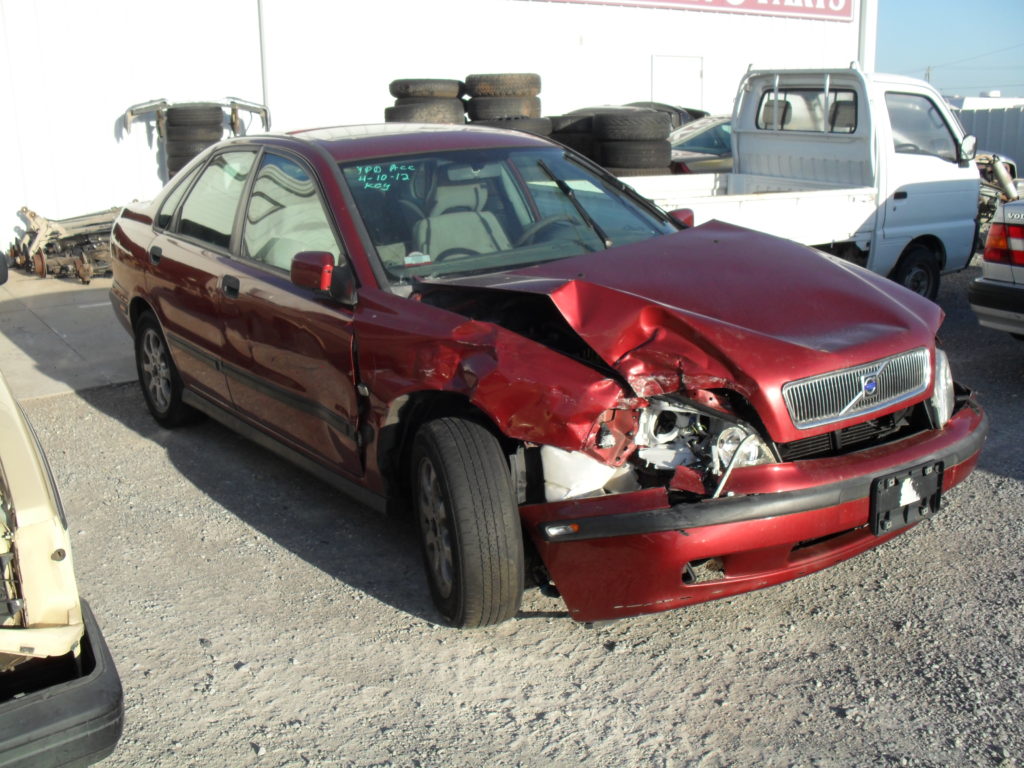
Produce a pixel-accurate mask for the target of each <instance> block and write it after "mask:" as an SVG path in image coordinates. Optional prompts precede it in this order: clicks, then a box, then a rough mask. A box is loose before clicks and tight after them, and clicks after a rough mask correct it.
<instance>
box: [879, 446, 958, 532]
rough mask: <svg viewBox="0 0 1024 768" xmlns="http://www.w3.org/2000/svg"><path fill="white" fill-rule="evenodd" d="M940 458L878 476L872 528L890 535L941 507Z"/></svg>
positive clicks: (941, 468)
mask: <svg viewBox="0 0 1024 768" xmlns="http://www.w3.org/2000/svg"><path fill="white" fill-rule="evenodd" d="M942 470H943V465H942V462H941V461H933V462H930V463H928V464H922V465H920V466H918V467H911V468H910V469H904V470H901V471H899V472H894V473H892V474H891V475H884V476H882V477H878V478H875V480H874V481H872V483H871V515H870V522H871V532H872V533H873V534H875V536H887V535H889V534H890V533H894V532H896V531H898V530H900V529H901V528H906V527H907V526H908V525H913V524H914V523H916V522H917V521H918V520H921V519H922V518H925V517H930V516H931V515H933V514H935V513H936V512H938V511H939V505H940V504H941V501H942V498H941V497H942Z"/></svg>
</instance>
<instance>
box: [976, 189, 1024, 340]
mask: <svg viewBox="0 0 1024 768" xmlns="http://www.w3.org/2000/svg"><path fill="white" fill-rule="evenodd" d="M983 258H984V261H983V262H982V265H981V277H979V278H976V279H975V280H974V281H973V282H972V283H971V285H970V288H968V294H967V295H968V300H969V301H970V303H971V309H973V310H974V314H975V315H977V317H978V322H979V323H980V324H981V325H983V326H985V327H986V328H994V329H996V330H997V331H1006V332H1007V333H1010V334H1012V335H1013V336H1014V337H1015V338H1017V339H1020V340H1022V341H1024V200H1016V201H1013V202H1008V203H1004V204H1003V205H1001V206H1000V207H999V208H998V209H997V211H996V213H995V216H994V217H993V219H992V225H991V227H990V228H989V231H988V239H987V240H986V241H985V251H984V256H983Z"/></svg>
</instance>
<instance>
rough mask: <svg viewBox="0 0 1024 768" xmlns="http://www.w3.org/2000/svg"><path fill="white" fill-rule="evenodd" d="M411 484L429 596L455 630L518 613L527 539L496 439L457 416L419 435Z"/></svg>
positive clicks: (503, 458) (501, 619) (426, 428)
mask: <svg viewBox="0 0 1024 768" xmlns="http://www.w3.org/2000/svg"><path fill="white" fill-rule="evenodd" d="M411 488H412V494H413V504H414V508H415V512H416V519H417V522H418V525H419V529H420V541H421V544H422V548H423V556H424V561H425V564H426V567H427V576H428V580H429V583H430V593H431V596H432V597H433V600H434V604H435V605H436V606H437V609H438V611H440V613H441V615H443V616H444V618H445V619H446V620H447V621H448V622H449V623H450V624H452V625H453V626H456V627H466V628H472V627H483V626H487V625H489V624H498V623H500V622H502V621H505V620H506V619H510V618H511V617H513V616H515V614H516V612H517V611H518V610H519V604H520V601H521V599H522V593H523V539H522V532H521V529H520V525H519V508H518V505H517V504H516V501H515V497H514V495H513V491H512V484H511V480H510V476H509V470H508V462H507V460H506V458H505V454H504V452H503V451H502V449H501V446H500V445H499V444H498V441H497V439H496V438H495V437H494V435H492V434H491V433H490V432H489V431H487V430H486V429H485V428H484V427H482V426H480V425H479V424H476V423H474V422H471V421H466V420H465V419H457V418H445V419H438V420H436V421H431V422H428V423H427V424H426V425H424V426H423V427H422V428H421V429H420V431H419V432H418V433H417V435H416V440H415V442H414V444H413V451H412V463H411Z"/></svg>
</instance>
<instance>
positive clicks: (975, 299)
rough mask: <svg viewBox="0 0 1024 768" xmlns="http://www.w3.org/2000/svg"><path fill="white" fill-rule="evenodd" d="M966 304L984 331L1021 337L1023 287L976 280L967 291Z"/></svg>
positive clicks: (1023, 305)
mask: <svg viewBox="0 0 1024 768" xmlns="http://www.w3.org/2000/svg"><path fill="white" fill-rule="evenodd" d="M967 300H968V301H969V302H970V304H971V309H972V310H974V314H975V315H977V317H978V322H979V323H980V324H981V325H983V326H985V327H986V328H994V329H995V330H997V331H1006V332H1007V333H1016V334H1024V285H1020V284H1018V283H1008V282H1006V281H1004V280H989V279H988V278H985V277H979V278H977V279H976V280H974V281H973V282H972V283H971V285H970V287H969V288H968V289H967Z"/></svg>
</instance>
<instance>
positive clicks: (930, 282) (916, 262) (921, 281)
mask: <svg viewBox="0 0 1024 768" xmlns="http://www.w3.org/2000/svg"><path fill="white" fill-rule="evenodd" d="M940 272H941V268H940V266H939V258H938V256H936V255H935V253H934V252H933V251H932V250H931V249H930V248H928V247H927V246H925V245H921V244H920V243H918V244H916V245H911V246H910V247H908V248H907V250H906V251H904V252H903V255H902V256H900V260H899V262H898V263H897V264H896V268H895V269H894V270H893V271H892V275H891V277H892V279H893V280H895V281H896V282H897V283H899V284H900V285H902V286H903V287H904V288H907V289H908V290H911V291H913V292H914V293H916V294H918V295H919V296H924V297H925V298H926V299H931V300H932V301H935V297H936V296H938V295H939V274H940Z"/></svg>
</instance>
